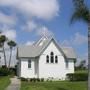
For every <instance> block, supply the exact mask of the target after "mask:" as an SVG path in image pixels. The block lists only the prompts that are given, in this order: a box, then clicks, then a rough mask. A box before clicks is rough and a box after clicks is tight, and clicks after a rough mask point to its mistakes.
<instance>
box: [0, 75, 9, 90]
mask: <svg viewBox="0 0 90 90" xmlns="http://www.w3.org/2000/svg"><path fill="white" fill-rule="evenodd" d="M9 78H10V77H9V76H3V77H0V90H5V88H6V87H7V86H8V85H9V84H10V80H9Z"/></svg>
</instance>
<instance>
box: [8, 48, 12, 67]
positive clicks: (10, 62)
mask: <svg viewBox="0 0 90 90" xmlns="http://www.w3.org/2000/svg"><path fill="white" fill-rule="evenodd" d="M11 57H12V48H10V59H9V65H8V68H10V64H11Z"/></svg>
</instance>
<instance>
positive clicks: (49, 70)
mask: <svg viewBox="0 0 90 90" xmlns="http://www.w3.org/2000/svg"><path fill="white" fill-rule="evenodd" d="M51 52H54V55H57V56H58V63H57V64H55V63H54V64H53V63H46V55H50V53H51ZM73 72H74V65H73V62H69V63H68V69H66V62H65V58H64V57H63V55H62V53H61V52H60V51H59V50H58V48H57V47H56V46H55V44H54V43H53V42H51V43H50V45H49V46H48V47H47V49H46V50H45V51H44V52H43V54H42V55H41V56H40V60H39V77H40V78H49V77H53V78H55V79H57V78H58V79H61V80H64V79H65V77H66V74H67V73H73Z"/></svg>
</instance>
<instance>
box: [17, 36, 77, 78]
mask: <svg viewBox="0 0 90 90" xmlns="http://www.w3.org/2000/svg"><path fill="white" fill-rule="evenodd" d="M17 59H18V76H19V77H24V78H44V79H49V78H53V79H55V80H65V79H66V74H68V73H74V62H75V60H76V55H75V52H74V50H73V48H71V47H62V46H60V45H59V43H58V42H57V41H56V40H55V39H54V38H45V37H43V38H41V39H40V40H38V41H37V42H35V43H34V44H33V45H30V46H19V47H18V48H17Z"/></svg>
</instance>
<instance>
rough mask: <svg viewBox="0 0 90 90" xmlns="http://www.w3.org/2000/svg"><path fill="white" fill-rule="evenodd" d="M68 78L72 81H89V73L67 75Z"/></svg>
mask: <svg viewBox="0 0 90 90" xmlns="http://www.w3.org/2000/svg"><path fill="white" fill-rule="evenodd" d="M67 78H68V79H69V80H70V81H87V80H88V73H69V74H67Z"/></svg>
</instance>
